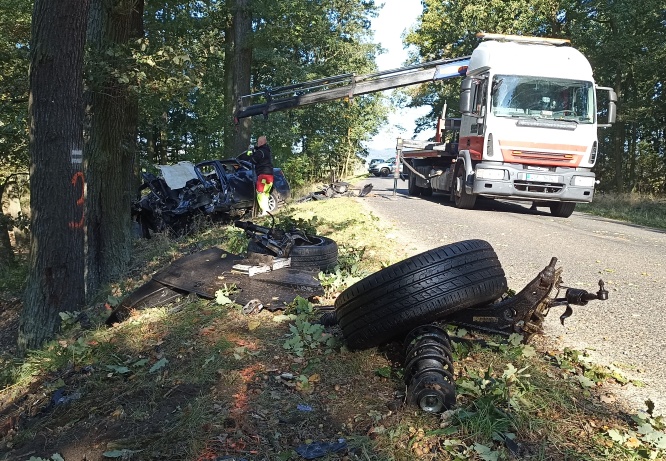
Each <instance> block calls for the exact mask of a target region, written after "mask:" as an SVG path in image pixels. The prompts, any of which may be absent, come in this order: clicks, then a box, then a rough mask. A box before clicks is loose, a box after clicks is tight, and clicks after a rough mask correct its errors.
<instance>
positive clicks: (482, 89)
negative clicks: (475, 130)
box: [472, 78, 488, 117]
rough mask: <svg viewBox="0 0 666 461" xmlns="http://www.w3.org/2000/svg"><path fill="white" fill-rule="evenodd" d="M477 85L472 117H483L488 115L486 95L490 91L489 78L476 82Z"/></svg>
mask: <svg viewBox="0 0 666 461" xmlns="http://www.w3.org/2000/svg"><path fill="white" fill-rule="evenodd" d="M475 83H476V84H475V85H474V100H473V101H474V104H473V105H472V107H473V112H472V115H476V116H477V117H483V116H485V115H486V100H487V98H486V94H487V92H488V91H487V90H488V79H487V78H481V79H479V80H476V82H475Z"/></svg>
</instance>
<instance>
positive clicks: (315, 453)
mask: <svg viewBox="0 0 666 461" xmlns="http://www.w3.org/2000/svg"><path fill="white" fill-rule="evenodd" d="M346 449H347V441H346V440H345V439H338V440H337V441H335V442H312V443H308V444H304V445H299V446H297V447H296V453H298V454H299V455H301V456H302V457H303V458H305V459H315V458H321V457H323V456H326V455H327V454H329V453H337V452H339V451H342V450H346Z"/></svg>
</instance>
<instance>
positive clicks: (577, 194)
mask: <svg viewBox="0 0 666 461" xmlns="http://www.w3.org/2000/svg"><path fill="white" fill-rule="evenodd" d="M485 38H490V39H491V40H489V41H485V42H482V43H480V44H479V46H478V47H477V48H476V49H475V50H474V52H473V53H472V56H471V58H470V62H469V66H468V69H467V76H466V78H465V79H464V80H463V83H462V89H461V101H460V108H461V112H462V119H461V122H460V137H459V143H458V151H459V152H458V161H457V162H456V165H455V166H454V168H452V173H453V174H455V177H454V179H453V183H452V185H453V191H452V194H455V197H454V198H455V199H456V204H457V205H458V206H459V207H461V208H472V207H473V206H474V201H475V198H476V196H477V195H484V196H489V197H505V198H515V199H523V200H532V201H535V202H547V205H548V206H550V208H551V212H552V214H554V215H556V216H563V217H568V216H569V215H571V213H572V212H573V210H574V207H575V204H576V203H577V202H590V201H592V197H593V195H594V185H595V176H594V173H593V172H592V171H591V168H592V167H593V166H594V164H595V162H596V160H597V151H598V141H597V127H598V123H597V104H596V90H597V89H603V90H607V91H608V95H609V96H608V99H609V107H608V123H612V122H613V121H614V119H615V101H616V99H617V97H616V96H615V93H614V92H613V90H612V89H610V88H599V87H597V86H596V85H595V82H594V78H593V75H592V67H591V66H590V63H589V62H588V60H587V59H586V58H585V57H584V56H583V55H582V53H580V52H579V51H578V50H576V49H574V48H572V47H570V46H567V45H566V44H567V43H568V41H566V40H556V39H544V38H536V37H522V36H506V35H489V34H486V35H485Z"/></svg>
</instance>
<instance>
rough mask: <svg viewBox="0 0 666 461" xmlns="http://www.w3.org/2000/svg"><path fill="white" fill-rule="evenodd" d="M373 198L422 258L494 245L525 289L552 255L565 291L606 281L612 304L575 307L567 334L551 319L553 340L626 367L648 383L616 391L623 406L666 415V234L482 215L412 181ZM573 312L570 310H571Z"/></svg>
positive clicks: (494, 211)
mask: <svg viewBox="0 0 666 461" xmlns="http://www.w3.org/2000/svg"><path fill="white" fill-rule="evenodd" d="M367 182H372V183H373V191H372V194H371V195H370V196H368V197H366V198H362V199H358V200H359V201H361V202H362V203H364V204H365V206H367V207H369V209H370V210H371V211H372V212H373V213H375V214H376V215H377V216H379V217H381V218H383V219H384V220H386V221H389V222H392V223H393V224H395V226H396V227H397V228H398V229H399V230H400V232H399V235H400V238H402V239H404V240H405V245H404V246H405V248H406V249H408V250H409V252H410V253H413V254H416V253H419V252H421V251H426V250H428V249H431V248H436V247H438V246H441V245H445V244H448V243H451V242H457V241H461V240H467V239H472V238H480V239H483V240H486V241H488V242H490V243H491V245H492V246H493V247H494V249H495V251H496V252H497V254H498V256H499V259H500V261H501V263H502V266H503V267H504V271H505V272H506V275H507V280H508V284H509V288H512V289H514V290H516V291H519V290H520V289H522V288H523V287H524V285H525V284H526V283H527V282H529V281H530V280H531V279H532V278H534V277H535V276H536V275H537V274H538V272H539V271H540V270H541V269H543V267H545V266H546V265H547V264H548V263H549V261H550V259H551V257H553V256H555V257H557V258H558V264H559V265H560V266H561V267H562V268H563V273H562V279H563V281H564V284H565V285H567V286H572V287H576V288H584V289H586V290H588V291H595V292H596V291H597V290H598V281H599V279H603V280H604V282H605V283H606V289H607V290H608V291H609V299H608V300H607V301H592V302H590V303H589V304H588V305H587V306H573V308H574V314H573V316H572V317H570V318H569V319H567V320H566V322H565V325H564V326H562V325H561V324H560V322H559V316H560V314H561V313H562V312H560V310H553V311H552V312H551V314H550V315H549V316H548V317H547V318H546V322H545V332H546V337H547V338H548V339H552V340H554V341H555V343H556V344H557V345H558V346H560V347H571V348H574V349H577V350H588V351H590V354H591V356H592V358H593V360H594V361H595V362H596V363H601V364H606V365H608V364H616V365H619V366H620V367H621V369H622V370H623V372H624V374H625V375H627V376H628V377H630V378H633V379H637V380H640V381H641V382H643V383H644V384H645V385H644V386H642V387H640V386H633V385H627V386H615V387H614V388H613V389H614V392H615V395H616V398H617V401H618V402H620V403H626V404H627V405H629V406H630V408H631V409H634V410H639V409H644V408H645V405H644V402H645V400H646V399H648V398H650V399H651V400H652V401H653V402H654V403H655V404H656V413H657V414H659V413H661V414H663V415H666V360H665V357H666V354H665V353H664V349H665V348H666V275H665V271H666V232H664V231H661V230H656V229H651V228H646V227H641V226H635V225H631V224H626V223H622V222H619V221H613V220H607V219H603V218H599V217H595V216H592V215H587V214H584V213H579V212H574V214H573V215H572V216H571V217H570V218H566V219H565V218H554V217H552V216H551V215H550V213H549V210H548V209H547V208H540V209H539V210H537V211H532V210H530V209H529V206H530V203H529V202H511V201H500V200H487V199H480V200H477V202H476V207H475V209H474V210H459V209H457V208H455V207H454V206H453V205H452V203H451V202H449V199H448V197H445V196H444V195H439V194H434V195H433V196H432V197H430V198H415V197H410V196H408V195H407V182H406V181H401V180H398V181H397V189H396V193H395V195H394V180H393V178H372V179H369V180H366V181H362V182H360V183H359V184H360V185H364V184H366V183H367ZM562 311H563V310H562Z"/></svg>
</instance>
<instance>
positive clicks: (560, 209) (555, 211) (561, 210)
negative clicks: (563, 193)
mask: <svg viewBox="0 0 666 461" xmlns="http://www.w3.org/2000/svg"><path fill="white" fill-rule="evenodd" d="M575 209H576V203H575V202H556V203H551V204H550V214H551V215H553V216H556V217H558V218H568V217H569V216H571V214H572V213H573V212H574V210H575Z"/></svg>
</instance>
